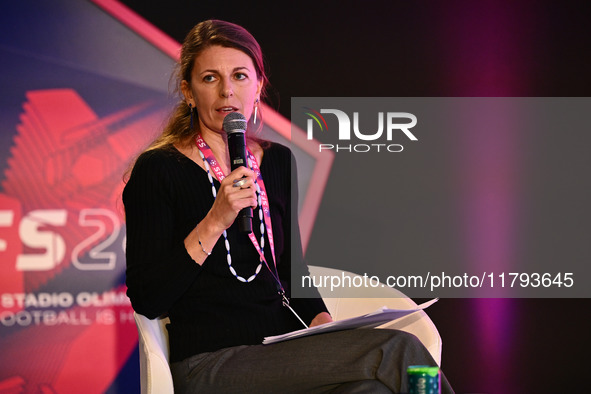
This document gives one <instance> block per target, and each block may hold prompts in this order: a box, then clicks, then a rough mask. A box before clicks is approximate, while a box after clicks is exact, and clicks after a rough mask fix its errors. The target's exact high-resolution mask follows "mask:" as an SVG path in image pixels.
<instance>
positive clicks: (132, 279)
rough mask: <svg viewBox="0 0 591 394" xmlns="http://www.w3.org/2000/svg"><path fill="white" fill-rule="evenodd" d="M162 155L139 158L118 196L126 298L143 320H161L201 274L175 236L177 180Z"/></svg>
mask: <svg viewBox="0 0 591 394" xmlns="http://www.w3.org/2000/svg"><path fill="white" fill-rule="evenodd" d="M174 160H175V159H174V157H172V156H171V155H170V154H169V153H167V152H166V151H149V152H146V153H144V154H142V155H141V156H140V157H139V158H138V160H137V162H136V164H135V166H134V169H133V171H132V174H131V176H130V179H129V181H128V183H127V185H126V187H125V189H124V192H123V203H124V205H125V217H126V226H127V247H126V258H127V270H126V284H127V294H128V296H129V298H130V300H131V303H132V306H133V308H134V310H135V311H137V312H138V313H141V314H143V315H145V316H147V317H148V318H155V317H158V316H160V315H162V314H165V313H166V312H167V311H168V310H169V309H170V307H171V306H172V305H173V304H174V302H175V301H176V300H177V299H178V298H179V297H181V295H182V294H183V293H184V292H185V291H186V290H187V289H188V287H189V286H190V285H191V284H192V283H193V281H194V280H195V278H196V277H197V275H199V273H200V271H201V266H200V265H198V264H196V263H195V262H194V261H193V259H192V258H191V257H190V256H189V254H188V253H187V250H186V248H185V245H184V238H185V236H186V234H182V232H180V231H178V227H179V223H176V219H175V215H174V212H173V211H174V205H175V200H176V199H177V196H175V195H173V193H174V192H175V191H176V190H178V187H177V186H176V185H175V186H174V187H173V185H172V184H174V183H178V182H179V181H180V180H179V179H178V177H179V176H180V175H181V174H178V173H175V171H173V169H175V168H174Z"/></svg>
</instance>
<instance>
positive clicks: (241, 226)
mask: <svg viewBox="0 0 591 394" xmlns="http://www.w3.org/2000/svg"><path fill="white" fill-rule="evenodd" d="M236 220H238V230H239V231H240V232H241V233H244V234H250V233H252V208H251V207H246V208H242V209H241V210H240V212H239V213H238V217H237V218H236Z"/></svg>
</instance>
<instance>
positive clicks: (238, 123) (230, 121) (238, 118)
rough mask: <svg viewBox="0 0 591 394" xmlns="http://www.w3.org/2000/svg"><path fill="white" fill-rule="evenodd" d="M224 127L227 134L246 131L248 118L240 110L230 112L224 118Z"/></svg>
mask: <svg viewBox="0 0 591 394" xmlns="http://www.w3.org/2000/svg"><path fill="white" fill-rule="evenodd" d="M222 128H223V129H224V131H225V132H226V134H233V133H244V132H245V131H246V118H245V117H244V115H242V114H241V113H240V112H230V113H229V114H228V115H226V117H225V118H224V123H223V125H222Z"/></svg>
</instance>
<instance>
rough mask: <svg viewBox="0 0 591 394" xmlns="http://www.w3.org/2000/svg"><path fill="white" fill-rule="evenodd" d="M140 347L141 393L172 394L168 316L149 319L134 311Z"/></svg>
mask: <svg viewBox="0 0 591 394" xmlns="http://www.w3.org/2000/svg"><path fill="white" fill-rule="evenodd" d="M133 316H134V318H135V324H136V325H137V330H138V340H139V348H140V387H141V393H142V394H172V393H174V389H173V386H172V375H171V373H170V367H169V365H168V356H169V349H168V331H167V330H166V324H167V323H168V321H169V320H168V318H165V319H153V320H150V319H148V318H147V317H146V316H144V315H140V314H139V313H136V312H134V313H133Z"/></svg>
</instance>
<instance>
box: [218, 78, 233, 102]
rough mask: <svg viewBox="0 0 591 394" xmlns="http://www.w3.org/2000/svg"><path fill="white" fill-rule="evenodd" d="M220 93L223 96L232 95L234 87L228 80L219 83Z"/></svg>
mask: <svg viewBox="0 0 591 394" xmlns="http://www.w3.org/2000/svg"><path fill="white" fill-rule="evenodd" d="M220 94H221V96H222V97H224V98H228V97H232V96H233V95H234V89H233V88H232V83H231V82H230V81H224V82H223V83H222V84H221V92H220Z"/></svg>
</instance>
